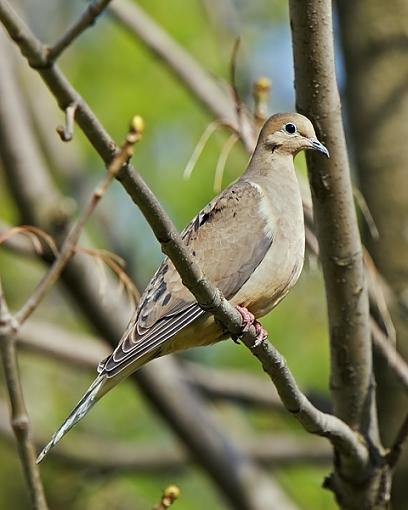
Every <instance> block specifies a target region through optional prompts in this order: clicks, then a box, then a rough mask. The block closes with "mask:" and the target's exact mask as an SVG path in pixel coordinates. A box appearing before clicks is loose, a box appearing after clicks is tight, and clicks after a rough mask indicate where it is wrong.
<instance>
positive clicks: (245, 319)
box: [235, 305, 255, 332]
mask: <svg viewBox="0 0 408 510" xmlns="http://www.w3.org/2000/svg"><path fill="white" fill-rule="evenodd" d="M235 308H236V309H237V310H238V312H239V313H240V314H241V317H242V326H243V327H242V331H243V332H245V331H248V329H249V328H250V327H251V326H252V324H254V322H255V315H254V314H253V313H251V312H250V311H249V310H248V308H245V307H244V306H239V305H236V306H235Z"/></svg>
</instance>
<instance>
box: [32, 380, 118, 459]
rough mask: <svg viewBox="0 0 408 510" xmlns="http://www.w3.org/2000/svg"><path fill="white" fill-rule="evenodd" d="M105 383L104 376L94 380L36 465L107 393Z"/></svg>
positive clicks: (44, 449)
mask: <svg viewBox="0 0 408 510" xmlns="http://www.w3.org/2000/svg"><path fill="white" fill-rule="evenodd" d="M106 382H107V376H106V375H105V374H101V375H99V376H98V377H97V378H96V379H95V381H94V382H93V383H92V384H91V386H90V387H89V388H88V391H87V392H86V393H85V395H84V396H83V397H82V398H81V400H80V401H79V402H78V404H77V405H76V406H75V408H74V409H73V411H72V412H71V413H70V414H69V416H68V417H67V419H66V420H65V421H64V423H63V424H62V425H61V427H60V428H59V429H58V430H57V431H56V432H55V433H54V434H53V436H52V438H51V440H50V442H49V443H48V444H47V445H46V446H45V447H44V448H43V450H42V451H41V453H40V454H39V456H38V457H37V464H38V463H39V462H41V461H42V460H43V458H44V457H45V456H46V455H47V453H48V452H49V451H50V450H51V448H53V447H54V446H55V445H56V444H57V443H58V441H60V439H61V438H62V437H63V436H65V434H66V433H67V432H68V431H69V430H70V429H72V427H73V426H74V425H75V424H76V423H78V422H79V420H80V419H81V418H83V417H84V416H85V415H86V414H87V412H88V411H89V410H90V409H91V408H92V407H93V406H94V404H96V402H97V401H98V400H99V399H100V398H101V397H102V395H104V394H105V393H106V392H107V391H108V389H109V388H106V387H105V388H104V386H105V384H106Z"/></svg>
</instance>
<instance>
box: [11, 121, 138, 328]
mask: <svg viewBox="0 0 408 510" xmlns="http://www.w3.org/2000/svg"><path fill="white" fill-rule="evenodd" d="M142 130H143V124H142V123H141V119H140V117H135V118H134V119H133V121H132V124H131V126H130V129H129V133H128V135H127V137H126V141H125V143H124V144H123V146H122V147H121V149H120V150H119V151H118V152H117V154H116V156H115V157H114V158H113V159H112V161H111V163H110V164H109V166H108V171H107V173H106V175H105V177H104V178H103V179H102V181H101V182H100V183H99V184H98V185H97V186H96V188H95V190H94V192H93V193H92V195H91V197H90V199H89V200H88V203H87V204H86V205H85V207H84V208H83V210H82V212H81V214H80V215H79V217H78V219H77V221H76V222H75V223H74V225H73V226H72V228H71V230H70V231H69V233H68V235H67V237H66V238H65V240H64V242H63V243H62V246H61V250H60V252H59V254H58V256H57V257H56V258H55V260H54V262H53V264H52V266H51V268H50V270H49V271H48V272H47V273H46V274H45V275H44V277H43V279H42V280H41V281H40V283H39V284H38V285H37V287H36V289H35V290H34V292H33V293H32V294H31V296H30V297H29V298H28V299H27V301H26V302H25V303H24V305H23V306H22V307H21V309H20V310H19V311H18V312H17V313H16V315H15V319H16V320H17V323H18V325H19V326H20V325H21V324H23V322H24V321H26V320H27V319H28V317H30V315H31V314H32V313H33V311H34V310H35V309H36V308H37V306H38V305H39V303H40V301H41V300H42V299H43V298H44V296H45V295H46V293H47V292H48V290H49V289H50V288H51V286H52V285H53V284H54V283H55V282H56V281H57V280H58V278H59V277H60V275H61V273H62V271H63V270H64V268H65V267H66V265H67V263H68V261H69V259H70V258H71V257H72V256H73V255H74V253H75V248H76V245H77V243H78V241H79V237H80V235H81V232H82V229H83V228H84V226H85V224H86V222H87V221H88V219H89V217H90V216H91V214H92V213H93V211H94V210H95V208H96V206H97V205H98V203H99V202H100V200H101V198H102V197H103V195H104V194H105V193H106V190H107V189H108V187H109V185H110V183H111V182H112V180H113V179H114V178H115V177H116V176H117V174H118V172H119V171H120V169H121V168H122V166H123V165H124V164H125V163H126V162H127V161H128V159H129V158H130V157H131V155H132V153H133V149H132V147H133V145H134V144H135V143H136V142H137V141H138V140H139V139H140V137H141V133H142Z"/></svg>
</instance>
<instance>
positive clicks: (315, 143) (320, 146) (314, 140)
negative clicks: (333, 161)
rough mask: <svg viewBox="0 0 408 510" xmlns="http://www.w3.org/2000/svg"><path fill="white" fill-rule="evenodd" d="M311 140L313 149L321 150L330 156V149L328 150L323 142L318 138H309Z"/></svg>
mask: <svg viewBox="0 0 408 510" xmlns="http://www.w3.org/2000/svg"><path fill="white" fill-rule="evenodd" d="M309 142H310V148H311V149H314V150H316V151H319V152H321V153H322V154H324V155H325V156H327V157H328V158H329V157H330V154H329V151H328V150H327V148H326V147H325V146H324V145H323V144H322V142H319V140H318V139H317V138H309Z"/></svg>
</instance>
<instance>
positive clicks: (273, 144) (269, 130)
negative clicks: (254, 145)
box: [258, 113, 329, 157]
mask: <svg viewBox="0 0 408 510" xmlns="http://www.w3.org/2000/svg"><path fill="white" fill-rule="evenodd" d="M261 144H262V147H263V148H264V150H266V151H272V152H275V151H276V152H277V153H280V154H282V155H283V154H291V155H293V156H294V155H295V154H297V153H298V152H299V151H301V150H304V149H312V150H316V151H319V152H321V153H322V154H324V155H325V156H327V157H329V151H328V150H327V149H326V147H325V146H324V145H323V144H322V143H321V142H319V140H318V139H317V138H316V133H315V130H314V127H313V124H312V123H311V122H310V120H309V119H307V118H306V117H304V116H303V115H300V114H299V113H277V114H276V115H272V117H269V119H268V120H267V121H266V122H265V125H264V127H263V128H262V131H261V133H260V135H259V141H258V145H261Z"/></svg>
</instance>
